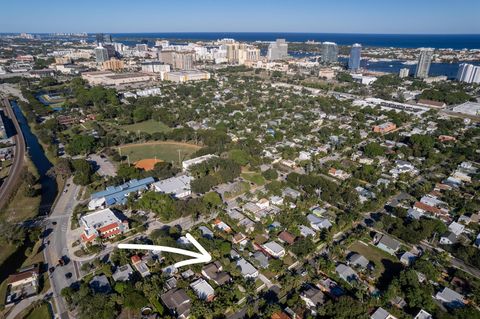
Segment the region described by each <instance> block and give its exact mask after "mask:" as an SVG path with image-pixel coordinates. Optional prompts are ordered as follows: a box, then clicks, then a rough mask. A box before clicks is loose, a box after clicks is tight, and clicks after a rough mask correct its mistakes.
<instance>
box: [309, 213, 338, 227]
mask: <svg viewBox="0 0 480 319" xmlns="http://www.w3.org/2000/svg"><path fill="white" fill-rule="evenodd" d="M307 219H308V221H309V222H310V227H312V228H313V229H315V230H317V231H318V230H321V229H329V228H330V227H332V226H333V225H332V223H331V222H330V221H329V220H328V219H326V218H319V217H317V216H315V215H313V214H309V215H308V216H307Z"/></svg>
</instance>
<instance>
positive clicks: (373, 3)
mask: <svg viewBox="0 0 480 319" xmlns="http://www.w3.org/2000/svg"><path fill="white" fill-rule="evenodd" d="M0 12H1V17H0V32H3V33H8V32H31V33H51V32H88V33H95V32H105V33H128V32H132V33H134V32H314V33H316V32H318V33H376V34H392V33H400V34H401V33H404V34H480V18H478V14H479V12H480V0H401V1H400V0H330V1H325V0H237V1H231V0H169V1H164V0H115V1H112V0H81V1H74V0H0Z"/></svg>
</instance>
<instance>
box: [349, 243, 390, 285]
mask: <svg viewBox="0 0 480 319" xmlns="http://www.w3.org/2000/svg"><path fill="white" fill-rule="evenodd" d="M348 249H349V250H350V251H354V252H356V253H359V254H360V255H363V256H364V257H365V258H367V259H368V260H369V261H371V262H373V263H374V264H375V272H374V273H375V277H377V278H378V277H379V276H381V275H382V274H383V273H384V272H385V266H384V264H385V260H388V261H390V262H392V263H394V264H397V263H398V260H397V259H396V258H395V257H394V256H392V255H390V254H388V253H386V252H384V251H383V250H381V249H379V248H377V247H375V246H372V245H369V244H365V243H363V242H361V241H356V242H354V243H353V244H352V245H350V247H349V248H348Z"/></svg>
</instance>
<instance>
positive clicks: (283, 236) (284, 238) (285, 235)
mask: <svg viewBox="0 0 480 319" xmlns="http://www.w3.org/2000/svg"><path fill="white" fill-rule="evenodd" d="M278 240H279V241H280V242H282V243H286V244H289V245H292V244H293V243H294V242H295V235H293V234H290V233H289V232H287V231H282V232H281V233H280V234H278Z"/></svg>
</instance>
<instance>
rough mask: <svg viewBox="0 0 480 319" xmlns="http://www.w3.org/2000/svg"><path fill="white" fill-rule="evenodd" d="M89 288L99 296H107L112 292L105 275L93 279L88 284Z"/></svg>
mask: <svg viewBox="0 0 480 319" xmlns="http://www.w3.org/2000/svg"><path fill="white" fill-rule="evenodd" d="M89 286H90V288H92V289H93V291H95V292H96V293H100V294H108V293H109V292H110V291H112V287H111V286H110V282H109V281H108V278H107V276H105V275H100V276H95V277H93V278H92V280H91V281H90V282H89Z"/></svg>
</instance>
